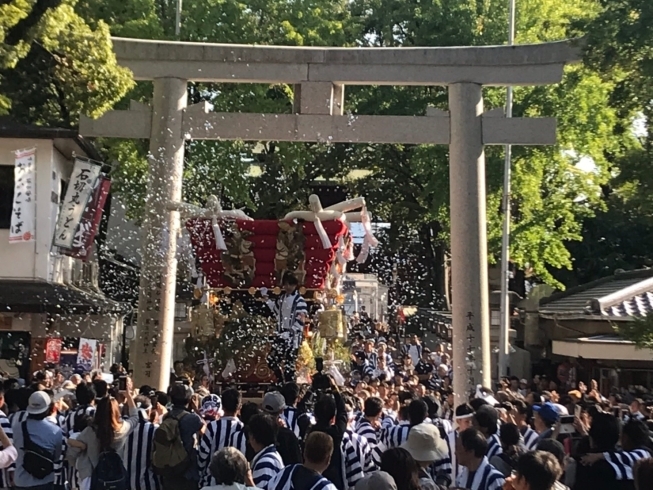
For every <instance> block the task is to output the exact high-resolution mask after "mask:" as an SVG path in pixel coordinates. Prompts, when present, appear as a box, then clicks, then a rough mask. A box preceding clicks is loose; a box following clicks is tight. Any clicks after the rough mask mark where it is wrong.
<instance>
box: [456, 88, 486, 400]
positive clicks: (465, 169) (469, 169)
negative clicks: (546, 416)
mask: <svg viewBox="0 0 653 490" xmlns="http://www.w3.org/2000/svg"><path fill="white" fill-rule="evenodd" d="M482 89H483V87H482V86H481V85H479V84H476V83H454V84H452V85H449V113H450V121H451V125H450V132H451V140H450V143H449V182H450V185H449V189H450V191H449V192H450V197H449V200H450V214H451V263H452V264H455V267H452V269H451V276H452V277H451V291H452V301H451V306H452V310H453V311H452V319H453V326H454V328H452V344H453V345H452V347H453V359H452V361H453V364H454V366H453V368H454V377H453V391H454V393H455V396H456V398H457V399H458V400H457V401H458V402H464V401H465V400H464V399H465V394H466V393H468V392H469V391H470V388H471V387H473V386H475V385H476V383H481V384H483V385H485V386H488V385H489V384H490V382H489V380H490V373H491V369H490V355H489V352H490V322H489V312H488V308H489V298H488V277H487V267H488V266H487V264H488V261H487V227H486V219H487V216H486V204H485V198H486V196H485V194H486V191H485V151H484V146H483V124H482V121H483V119H482V114H483V93H482ZM461 327H462V328H461ZM462 373H465V374H466V376H465V375H463V376H461V375H460V374H462ZM456 405H458V403H456Z"/></svg>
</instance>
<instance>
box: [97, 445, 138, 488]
mask: <svg viewBox="0 0 653 490" xmlns="http://www.w3.org/2000/svg"><path fill="white" fill-rule="evenodd" d="M91 490H129V475H128V474H127V470H126V469H125V465H124V464H123V462H122V458H121V457H120V455H119V454H118V453H117V452H116V451H115V450H114V449H108V450H106V451H104V452H102V453H100V459H99V460H98V464H97V466H96V467H95V468H93V474H92V475H91Z"/></svg>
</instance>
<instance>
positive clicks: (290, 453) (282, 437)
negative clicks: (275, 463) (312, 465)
mask: <svg viewBox="0 0 653 490" xmlns="http://www.w3.org/2000/svg"><path fill="white" fill-rule="evenodd" d="M277 451H278V452H279V456H281V459H282V460H283V464H284V466H289V465H291V464H301V463H302V451H301V449H300V447H299V439H297V436H296V435H295V433H294V432H293V431H291V430H290V429H288V428H287V427H279V432H278V433H277Z"/></svg>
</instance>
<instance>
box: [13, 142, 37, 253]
mask: <svg viewBox="0 0 653 490" xmlns="http://www.w3.org/2000/svg"><path fill="white" fill-rule="evenodd" d="M15 155H16V160H15V168H14V202H13V206H12V209H11V226H10V229H9V243H25V242H31V241H33V240H34V232H35V229H36V226H35V224H36V223H35V221H36V192H35V189H36V148H32V149H31V150H23V151H17V152H16V153H15Z"/></svg>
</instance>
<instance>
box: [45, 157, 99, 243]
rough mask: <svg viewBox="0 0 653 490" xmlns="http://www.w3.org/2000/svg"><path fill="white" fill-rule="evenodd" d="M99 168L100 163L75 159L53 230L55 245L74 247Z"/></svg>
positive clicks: (94, 186)
mask: <svg viewBox="0 0 653 490" xmlns="http://www.w3.org/2000/svg"><path fill="white" fill-rule="evenodd" d="M101 170H102V167H101V165H98V164H96V163H93V162H89V161H86V160H81V159H79V158H77V159H75V166H74V168H73V173H72V175H71V176H70V182H69V183H68V188H67V189H66V196H65V197H64V201H63V203H62V205H61V210H60V211H59V218H58V219H57V226H56V228H55V232H54V245H55V246H56V247H61V248H67V249H70V248H74V246H73V244H74V242H75V235H76V234H77V230H78V229H79V226H80V223H81V221H82V217H83V215H84V211H85V210H86V207H87V205H88V202H89V200H90V199H91V197H92V196H93V191H94V189H95V188H96V183H97V180H98V178H99V177H100V172H101Z"/></svg>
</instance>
